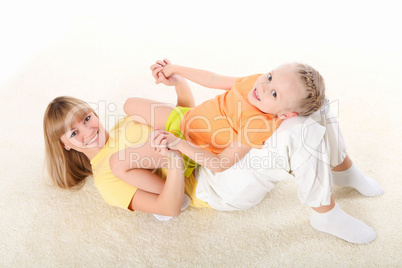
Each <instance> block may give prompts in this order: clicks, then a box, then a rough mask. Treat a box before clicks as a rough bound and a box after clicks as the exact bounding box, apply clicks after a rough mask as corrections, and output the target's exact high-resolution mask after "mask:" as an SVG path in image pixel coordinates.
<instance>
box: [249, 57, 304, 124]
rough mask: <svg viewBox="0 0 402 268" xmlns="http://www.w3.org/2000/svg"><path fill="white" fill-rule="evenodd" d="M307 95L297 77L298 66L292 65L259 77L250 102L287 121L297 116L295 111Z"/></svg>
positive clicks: (263, 110)
mask: <svg viewBox="0 0 402 268" xmlns="http://www.w3.org/2000/svg"><path fill="white" fill-rule="evenodd" d="M306 94H307V93H306V92H305V91H304V89H303V87H302V85H301V81H299V78H298V77H297V74H296V64H294V63H290V64H284V65H281V66H279V67H278V68H276V69H274V70H272V71H271V72H269V73H266V74H263V75H261V76H260V77H258V79H257V81H256V82H255V84H254V88H253V89H252V90H251V91H250V92H249V94H248V100H249V102H250V103H251V104H252V105H254V106H255V107H257V108H258V109H259V110H260V111H262V112H264V113H269V114H277V115H278V116H279V118H282V119H286V118H288V117H292V116H295V115H297V113H295V111H296V109H297V107H298V105H299V103H300V101H301V100H302V99H303V98H305V97H306Z"/></svg>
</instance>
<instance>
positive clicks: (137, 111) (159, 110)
mask: <svg viewBox="0 0 402 268" xmlns="http://www.w3.org/2000/svg"><path fill="white" fill-rule="evenodd" d="M173 109H174V107H173V106H171V105H169V104H166V103H162V102H159V101H154V100H149V99H143V98H129V99H127V101H126V103H125V104H124V112H125V113H126V114H127V115H129V116H130V117H131V118H132V119H133V120H134V121H136V122H138V123H142V124H147V125H149V126H151V127H153V128H159V129H165V124H166V121H167V119H168V117H169V115H170V113H171V112H172V111H173Z"/></svg>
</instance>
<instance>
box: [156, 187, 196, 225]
mask: <svg viewBox="0 0 402 268" xmlns="http://www.w3.org/2000/svg"><path fill="white" fill-rule="evenodd" d="M189 205H190V197H188V195H186V194H184V197H183V203H182V204H181V211H183V210H185V209H186V208H187V207H188V206H189ZM152 215H154V217H155V219H157V220H158V221H168V220H171V219H173V218H174V217H172V216H164V215H159V214H152Z"/></svg>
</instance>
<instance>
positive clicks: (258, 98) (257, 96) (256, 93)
mask: <svg viewBox="0 0 402 268" xmlns="http://www.w3.org/2000/svg"><path fill="white" fill-rule="evenodd" d="M253 95H254V98H256V99H257V100H258V101H261V99H260V96H259V95H258V91H257V89H256V88H254V92H253Z"/></svg>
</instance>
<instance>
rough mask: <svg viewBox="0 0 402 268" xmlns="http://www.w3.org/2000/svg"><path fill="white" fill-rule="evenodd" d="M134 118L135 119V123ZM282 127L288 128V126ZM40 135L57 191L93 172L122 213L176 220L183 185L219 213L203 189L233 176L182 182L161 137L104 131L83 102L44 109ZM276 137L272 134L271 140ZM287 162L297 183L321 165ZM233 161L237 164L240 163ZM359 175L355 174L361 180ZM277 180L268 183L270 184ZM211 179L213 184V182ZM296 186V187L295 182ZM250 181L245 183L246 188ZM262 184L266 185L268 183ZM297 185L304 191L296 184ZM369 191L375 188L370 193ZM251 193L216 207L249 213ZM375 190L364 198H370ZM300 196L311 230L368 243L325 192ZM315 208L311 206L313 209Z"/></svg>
mask: <svg viewBox="0 0 402 268" xmlns="http://www.w3.org/2000/svg"><path fill="white" fill-rule="evenodd" d="M159 76H160V77H158V82H162V83H164V84H167V85H174V86H175V88H176V92H177V96H178V105H181V106H189V107H191V106H193V104H194V100H193V97H192V94H191V91H190V89H189V87H188V84H187V83H186V81H185V80H184V79H182V78H181V77H179V76H172V77H169V79H167V78H166V77H163V75H159ZM160 107H163V106H160ZM161 109H163V108H161ZM133 116H135V115H133ZM135 119H136V120H137V121H138V118H135ZM287 125H288V126H289V124H287ZM297 129H299V128H297ZM44 133H45V145H46V161H47V168H48V170H49V174H50V176H51V178H52V179H53V180H54V181H55V182H56V184H57V185H58V186H60V187H62V188H67V189H74V188H79V187H80V186H82V184H83V182H84V180H85V178H86V177H87V176H89V175H91V174H92V173H93V177H94V180H95V185H96V187H97V188H98V190H99V191H100V193H101V194H102V197H103V198H104V199H105V201H106V202H108V203H109V204H111V205H113V206H120V207H122V208H125V209H129V210H138V211H142V212H147V213H154V214H160V215H167V216H177V215H179V214H180V211H181V208H182V204H183V203H186V202H183V197H184V188H185V186H186V192H187V194H189V195H190V197H191V199H192V205H194V206H198V207H208V206H209V205H211V206H212V207H215V208H217V209H221V208H220V207H219V206H218V205H216V203H219V201H217V200H219V198H217V197H216V196H213V198H209V199H208V190H206V189H208V187H210V188H214V190H215V191H214V192H215V193H219V188H221V189H223V188H226V189H225V190H226V191H225V192H226V193H227V192H228V189H227V187H225V186H222V185H212V183H211V181H213V180H214V176H220V178H222V177H225V176H226V178H228V177H231V174H230V172H234V171H233V170H235V169H236V166H234V167H232V168H231V169H229V170H227V171H225V172H223V173H219V175H216V174H214V173H208V171H207V170H205V169H203V168H200V169H199V170H198V173H197V174H198V176H199V178H198V179H199V181H200V182H202V183H200V185H199V186H197V182H196V181H195V179H194V176H193V175H192V176H190V178H188V179H186V180H185V179H184V175H183V171H184V167H183V164H182V156H181V154H180V153H179V152H177V151H174V150H168V149H166V146H165V147H164V146H163V135H159V136H154V137H151V138H150V139H148V137H149V135H150V134H151V129H150V128H149V127H148V126H146V125H143V124H139V123H135V122H134V121H133V120H132V118H130V117H125V118H123V119H122V120H120V121H119V122H118V123H117V124H116V126H115V127H114V128H113V129H112V130H111V131H110V133H108V132H107V131H106V130H105V129H104V128H103V126H102V125H101V124H100V123H99V121H98V118H97V116H96V114H95V112H94V111H93V110H92V109H91V108H90V107H89V106H88V105H87V104H86V103H84V102H83V101H80V100H77V99H74V98H68V97H59V98H56V99H55V100H53V101H52V102H51V103H50V104H49V106H48V108H47V110H46V112H45V117H44ZM280 135H281V134H278V137H280ZM291 138H292V137H291ZM157 145H158V146H157ZM278 148H279V147H278ZM261 151H262V150H252V151H251V152H249V154H253V153H254V154H257V155H258V153H261ZM304 155H305V154H304ZM144 159H145V160H144ZM289 159H290V163H291V164H293V162H294V163H295V166H297V168H296V169H293V167H286V169H287V170H289V171H291V170H292V171H294V174H295V176H296V177H298V175H297V173H298V172H299V174H304V176H302V177H306V176H305V175H306V174H307V173H308V172H306V171H303V169H306V167H309V166H311V163H309V162H314V163H315V165H317V166H320V167H325V166H328V165H326V163H324V162H320V159H318V158H315V157H307V159H305V161H301V160H300V158H299V160H297V159H296V160H294V161H293V156H292V158H291V157H289ZM243 160H244V161H247V157H245V158H243ZM302 162H303V163H302ZM239 163H240V164H241V162H239ZM351 166H352V163H351V161H350V159H349V158H348V157H347V156H346V155H344V156H343V159H342V160H341V162H340V164H339V165H337V166H336V167H335V168H334V170H338V172H340V171H342V170H346V171H345V172H349V173H350V169H351ZM161 167H165V168H167V176H166V182H165V181H164V180H163V179H161V178H160V177H159V176H158V175H156V174H155V173H153V172H152V171H151V170H153V169H156V168H161ZM242 170H244V171H245V172H249V171H250V169H248V170H247V169H242ZM235 172H236V173H237V174H239V169H237V170H235ZM313 173H315V174H311V172H310V174H308V175H309V176H307V177H312V178H313V180H314V178H315V176H316V175H317V174H318V169H317V170H316V171H315V172H314V171H313ZM340 173H343V172H340ZM241 174H245V173H241ZM356 174H357V173H356V171H353V172H352V173H351V174H346V175H345V176H346V177H348V176H349V180H346V182H345V183H344V184H347V183H348V181H350V178H351V177H350V176H352V177H353V179H355V177H356ZM341 175H342V174H341ZM358 175H359V176H360V174H358ZM345 176H344V177H345ZM363 176H364V175H363ZM251 177H252V179H251V180H250V181H253V183H254V184H255V185H257V184H258V183H255V182H256V179H257V178H260V177H261V174H253V175H251ZM299 177H300V176H299ZM335 177H337V176H335ZM338 177H342V176H338ZM360 177H361V176H360ZM281 179H282V178H273V180H272V185H273V184H274V183H275V181H278V180H281ZM368 179H369V178H367V179H364V178H363V179H359V183H358V186H356V185H349V186H353V187H354V188H356V189H358V190H359V191H361V188H364V187H363V186H364V185H365V184H369V183H367V182H368ZM237 180H238V181H241V180H242V178H241V176H239V175H238V176H237ZM216 181H217V182H218V181H219V178H217V180H216ZM222 181H224V180H222ZM334 181H335V178H334ZM339 181H341V180H339ZM296 182H298V181H297V180H296ZM253 183H249V184H247V185H248V186H249V185H252V184H253ZM185 184H186V185H185ZM262 184H264V185H267V183H262ZM327 184H330V183H327ZM335 184H336V183H335ZM298 186H299V188H300V186H301V188H303V183H298ZM373 186H376V185H373ZM327 188H328V187H327ZM368 188H370V187H368ZM371 188H373V189H374V188H375V187H371ZM244 189H246V190H247V187H244ZM253 189H254V190H255V189H259V190H260V193H259V194H258V195H255V194H253ZM253 189H249V190H248V191H245V193H247V192H248V193H249V195H247V194H244V195H239V193H240V192H241V191H236V194H234V195H233V196H235V197H237V198H238V200H240V199H242V198H243V197H245V198H244V200H246V201H247V202H248V203H247V204H245V202H242V201H243V200H241V202H239V205H238V206H232V207H233V208H232V209H231V208H229V209H225V208H222V210H233V209H244V208H247V207H249V206H250V204H251V205H255V204H256V203H258V202H259V201H260V200H261V196H262V195H265V194H266V193H267V192H268V191H269V187H268V186H267V187H265V188H263V187H257V188H253ZM310 189H314V187H310ZM373 189H371V190H373ZM199 190H200V191H199ZM374 190H378V189H374ZM374 190H373V191H371V192H372V193H373V192H375V191H374ZM380 190H381V189H379V190H378V191H377V192H378V193H377V194H380V193H381V191H380ZM196 191H197V196H198V194H199V193H200V194H201V195H203V196H204V198H201V199H204V200H207V201H208V203H207V202H205V201H202V200H200V199H198V198H197V197H196V195H195V192H196ZM261 191H262V192H261ZM299 193H300V192H299ZM303 193H305V195H306V198H304V199H302V201H303V202H305V203H307V204H313V205H311V206H312V208H313V210H314V211H313V215H312V217H311V224H312V225H313V227H314V228H315V229H317V230H319V231H323V232H327V233H331V234H333V235H335V236H337V237H340V238H342V239H345V240H347V241H349V242H352V243H368V242H370V241H372V240H373V239H374V238H375V236H376V235H375V232H374V231H373V230H372V229H371V228H370V227H368V226H367V225H365V224H364V223H363V222H361V221H358V220H356V219H354V218H353V217H351V216H349V215H348V214H346V213H345V212H343V211H342V210H341V209H340V208H339V207H338V206H336V205H335V203H334V201H333V199H332V197H331V195H330V192H328V191H326V196H325V197H321V198H318V199H321V200H325V201H323V202H322V201H319V202H318V203H316V202H315V201H314V202H310V201H309V198H310V195H313V196H314V195H315V196H317V193H316V192H311V193H307V194H306V191H303ZM205 195H206V197H205ZM373 195H375V194H373ZM210 196H212V195H210ZM233 196H232V197H233ZM252 196H256V197H258V199H259V200H253V201H250V197H252ZM235 199H236V198H235ZM314 199H317V198H314ZM221 200H224V201H225V202H226V204H229V203H230V202H227V200H228V199H227V198H226V200H225V197H222V198H221ZM232 203H236V200H232ZM315 204H318V205H317V206H316V205H315ZM184 206H185V204H184Z"/></svg>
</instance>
